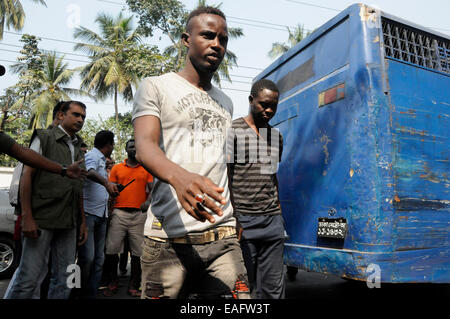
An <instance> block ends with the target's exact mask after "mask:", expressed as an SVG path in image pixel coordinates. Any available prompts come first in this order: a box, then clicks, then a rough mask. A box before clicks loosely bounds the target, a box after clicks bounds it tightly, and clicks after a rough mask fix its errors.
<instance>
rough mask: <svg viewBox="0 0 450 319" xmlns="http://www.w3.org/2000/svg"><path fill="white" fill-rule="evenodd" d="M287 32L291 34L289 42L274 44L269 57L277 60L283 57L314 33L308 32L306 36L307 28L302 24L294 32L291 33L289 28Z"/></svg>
mask: <svg viewBox="0 0 450 319" xmlns="http://www.w3.org/2000/svg"><path fill="white" fill-rule="evenodd" d="M287 30H288V32H289V36H288V41H287V42H275V43H273V44H272V49H271V50H270V51H269V53H268V54H267V55H268V56H269V57H271V58H276V57H278V56H279V55H282V54H283V53H285V52H287V51H288V50H289V49H290V48H292V47H294V46H295V45H296V44H297V43H299V42H300V41H302V40H303V39H304V38H306V37H307V36H308V35H310V34H311V33H312V32H310V31H308V32H306V34H305V27H304V26H303V25H300V24H298V25H297V26H296V27H295V28H294V30H293V31H291V29H290V28H289V27H287Z"/></svg>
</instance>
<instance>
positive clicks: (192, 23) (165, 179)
mask: <svg viewBox="0 0 450 319" xmlns="http://www.w3.org/2000/svg"><path fill="white" fill-rule="evenodd" d="M182 42H183V44H184V46H185V47H186V48H187V55H186V60H185V65H184V68H183V69H182V70H181V71H179V72H177V73H175V72H170V73H167V74H163V75H161V76H155V77H149V78H146V79H144V80H143V81H142V83H141V84H140V86H139V88H138V90H137V91H136V93H135V98H134V107H133V127H134V139H130V140H129V141H128V142H127V144H126V152H127V159H126V160H125V161H124V162H123V163H118V164H116V165H114V166H112V168H110V169H109V168H108V167H110V163H111V162H112V159H111V154H112V152H113V150H114V133H113V132H111V131H107V130H105V131H100V132H98V133H97V134H96V136H95V141H94V148H93V149H92V150H90V151H87V146H86V144H85V143H84V142H83V140H82V139H81V137H80V136H79V135H78V134H77V133H78V132H79V131H80V130H81V129H82V127H83V124H84V120H85V117H86V106H85V105H84V104H83V103H81V102H78V101H66V102H61V103H58V105H56V106H55V109H54V120H55V121H54V123H53V124H52V125H51V127H49V128H47V129H39V130H36V131H35V132H34V134H33V137H32V141H31V144H30V148H29V149H28V148H25V147H22V146H20V145H18V144H17V143H15V142H14V140H13V139H11V138H10V137H8V136H7V135H6V134H4V133H0V142H1V144H0V145H1V148H0V151H1V152H2V153H6V154H9V155H11V156H13V157H15V158H17V159H18V160H19V161H21V162H23V163H24V164H25V165H24V166H23V171H22V177H21V179H20V187H19V189H20V192H19V198H20V200H19V204H20V205H18V211H19V214H20V223H21V232H22V257H21V261H20V264H19V266H18V268H17V270H16V272H15V274H14V276H13V278H12V280H11V282H10V285H9V287H8V290H7V292H6V294H5V298H11V299H13V298H21V299H29V298H38V297H40V296H44V297H45V296H46V297H47V298H62V299H67V298H80V299H90V298H95V297H96V295H97V294H98V288H99V286H100V282H101V280H102V277H103V280H106V281H107V287H106V289H104V290H103V294H104V295H105V296H112V295H114V294H115V293H116V292H117V290H118V273H117V270H118V269H117V268H118V264H119V254H120V253H122V252H123V251H124V246H125V243H126V242H127V246H128V247H129V248H128V249H129V251H130V252H131V262H130V265H131V267H130V268H131V274H130V280H129V284H128V293H129V294H130V295H131V296H134V297H140V298H142V299H147V298H148V299H158V298H185V297H187V296H188V295H189V294H192V293H196V294H198V295H200V296H203V297H205V298H238V299H249V298H283V297H284V273H283V246H284V240H285V231H284V222H283V217H282V214H281V205H280V200H279V196H278V181H277V177H276V171H277V165H278V163H279V161H280V160H281V154H282V145H283V139H282V136H281V134H280V133H279V131H278V130H276V129H274V128H272V127H271V126H270V125H269V123H268V122H269V121H270V119H271V118H272V117H273V116H274V115H275V112H276V109H277V105H278V98H279V91H278V89H277V86H276V84H275V83H273V82H272V81H270V80H266V79H263V80H259V81H257V82H255V83H254V84H253V86H252V89H251V92H250V95H249V106H250V107H249V114H248V115H247V116H245V117H242V118H238V119H236V120H234V121H232V112H233V104H232V101H231V99H230V98H229V97H228V96H227V95H226V94H225V93H223V92H222V91H221V90H220V89H218V88H217V87H215V86H213V85H212V84H211V79H212V76H213V75H214V73H215V72H216V70H217V68H218V67H219V65H220V64H221V63H222V60H223V58H224V55H225V52H226V49H227V43H228V29H227V22H226V17H225V15H224V14H223V13H222V11H220V10H219V9H217V8H214V7H199V8H197V9H196V10H194V11H192V12H191V13H190V15H189V17H188V21H187V24H186V30H185V32H184V33H183V34H182ZM224 159H225V160H224ZM75 262H76V264H77V265H78V266H79V269H80V273H81V281H80V282H81V286H80V287H78V288H74V289H72V288H71V286H70V285H68V283H67V280H68V276H69V275H70V273H69V272H68V271H67V269H68V267H69V266H71V265H73V264H75ZM46 278H47V279H46ZM46 281H47V288H45V287H46V285H45V282H46ZM43 291H45V293H44V294H43Z"/></svg>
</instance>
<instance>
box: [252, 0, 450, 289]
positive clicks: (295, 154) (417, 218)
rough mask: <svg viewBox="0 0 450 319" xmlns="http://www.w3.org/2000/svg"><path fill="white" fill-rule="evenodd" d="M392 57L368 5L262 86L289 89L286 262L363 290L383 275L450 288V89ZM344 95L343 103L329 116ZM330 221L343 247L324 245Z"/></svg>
mask: <svg viewBox="0 0 450 319" xmlns="http://www.w3.org/2000/svg"><path fill="white" fill-rule="evenodd" d="M389 17H390V18H391V19H392V17H391V16H389ZM383 53H384V52H383V31H382V23H381V13H380V12H378V11H375V10H372V9H371V8H369V7H367V6H364V5H360V4H358V5H353V6H351V7H349V8H348V9H346V10H344V11H343V12H341V13H340V14H339V15H338V16H336V17H335V18H333V19H332V20H330V21H329V22H328V23H326V24H325V25H323V26H322V27H320V28H319V29H318V30H316V32H314V33H313V34H312V35H311V36H310V37H308V38H307V39H305V40H304V41H302V42H301V43H300V44H298V45H297V46H296V47H294V48H293V49H291V50H290V51H289V52H287V53H286V54H285V55H283V56H282V57H280V58H279V59H278V60H277V61H275V62H274V63H273V64H272V65H271V66H269V67H268V68H267V69H266V70H264V71H263V72H262V73H261V74H260V75H259V76H258V77H257V78H256V79H259V78H268V79H271V80H273V81H275V82H277V84H278V85H279V87H280V89H281V95H280V103H279V106H278V111H277V114H276V116H275V117H274V118H273V119H272V122H271V123H272V124H273V125H274V126H276V127H277V128H279V129H280V131H281V132H282V134H283V136H284V143H285V145H284V151H283V158H282V162H281V164H280V167H279V171H278V178H279V184H280V200H281V205H282V209H283V216H284V218H285V221H286V230H287V233H288V235H289V239H288V241H287V243H286V252H285V261H286V264H288V265H290V266H297V267H300V268H303V269H306V270H308V271H318V272H325V273H332V274H337V275H340V276H344V277H348V278H354V279H360V280H363V279H365V278H367V275H368V274H366V268H367V266H368V265H370V264H371V263H376V264H378V265H379V266H380V267H381V270H382V275H381V276H382V281H387V282H416V281H421V282H424V281H432V282H450V265H449V264H450V260H449V255H448V252H449V233H450V231H449V225H450V219H449V216H450V214H449V209H448V203H449V196H448V189H449V178H448V172H449V149H450V148H449V144H450V143H449V140H448V134H449V130H448V127H449V126H448V124H449V119H450V117H449V115H448V111H447V110H448V106H449V105H450V102H449V94H450V92H449V88H450V83H449V82H448V81H449V79H450V78H449V76H448V75H446V74H445V75H444V74H442V73H439V72H431V71H428V70H425V69H423V68H418V67H416V66H412V65H407V64H404V63H401V62H397V61H394V60H392V59H386V58H385V57H384V54H383ZM339 84H345V89H344V93H345V97H344V99H341V100H338V101H335V102H333V103H331V104H327V105H324V106H322V107H319V96H320V95H321V93H323V92H325V91H327V90H328V89H330V88H333V87H335V86H337V85H339ZM424 199H425V201H423V200H424ZM330 213H333V214H334V215H333V217H334V218H338V217H343V218H345V219H346V220H347V222H348V233H347V235H346V238H345V240H343V241H334V240H328V239H321V238H318V237H317V226H318V218H319V217H329V214H330Z"/></svg>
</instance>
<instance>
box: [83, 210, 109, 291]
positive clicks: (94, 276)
mask: <svg viewBox="0 0 450 319" xmlns="http://www.w3.org/2000/svg"><path fill="white" fill-rule="evenodd" d="M107 224H108V219H107V218H103V217H98V216H95V215H91V214H88V213H86V227H87V228H88V238H87V241H86V242H85V243H84V245H83V246H80V248H79V250H78V265H79V266H80V270H81V288H82V290H81V296H80V297H81V298H95V295H96V293H97V289H98V287H99V285H100V280H101V278H102V270H103V262H104V261H105V239H106V226H107Z"/></svg>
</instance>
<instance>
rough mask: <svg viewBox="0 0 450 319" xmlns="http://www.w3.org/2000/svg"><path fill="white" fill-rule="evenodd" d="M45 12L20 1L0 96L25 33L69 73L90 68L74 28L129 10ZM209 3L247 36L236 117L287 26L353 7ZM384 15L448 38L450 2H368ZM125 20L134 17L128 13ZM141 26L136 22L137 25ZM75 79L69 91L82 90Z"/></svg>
mask: <svg viewBox="0 0 450 319" xmlns="http://www.w3.org/2000/svg"><path fill="white" fill-rule="evenodd" d="M182 2H183V4H185V6H186V8H187V9H189V10H191V9H193V8H194V7H195V5H196V3H197V0H183V1H182ZM46 3H47V8H45V7H43V6H40V5H37V4H34V3H32V1H29V0H22V4H23V5H24V8H25V12H26V14H27V17H26V20H25V27H24V29H23V30H22V31H20V32H16V31H14V30H9V32H5V34H4V37H3V40H2V41H0V64H2V65H5V66H6V68H7V74H6V75H4V76H2V77H0V94H3V91H4V89H5V88H6V87H8V86H10V85H13V84H14V83H15V82H16V81H17V77H16V76H15V75H14V74H11V73H10V72H8V71H9V70H8V66H9V65H10V64H11V63H10V62H9V61H13V62H14V61H16V57H17V56H18V55H19V53H18V51H19V50H20V49H21V47H22V43H21V42H20V41H19V39H20V36H21V34H22V33H29V34H33V35H36V36H38V37H41V38H42V41H41V42H40V48H41V49H44V50H56V51H57V52H58V54H63V53H65V59H66V61H67V62H68V63H69V67H70V68H75V67H79V66H82V65H84V64H86V63H85V62H86V61H88V58H87V57H86V56H83V55H84V54H83V53H82V52H76V51H74V50H73V46H74V43H73V42H74V41H75V40H74V39H73V31H74V25H76V24H77V23H79V24H80V25H82V26H84V27H87V28H89V29H91V30H94V31H98V29H97V27H96V25H95V23H94V20H95V17H96V15H97V14H98V13H99V12H106V13H111V14H114V15H116V14H118V13H119V12H120V11H121V10H123V9H124V8H126V6H125V0H46ZM207 3H208V4H218V3H222V6H221V9H222V10H223V11H224V12H225V14H226V15H227V20H228V25H229V26H232V27H241V28H242V29H243V31H244V36H243V37H242V38H240V39H238V40H231V41H230V42H229V45H228V48H229V49H230V50H232V51H233V52H234V53H235V54H236V55H237V57H238V65H239V67H235V68H233V69H232V70H231V72H230V73H231V74H232V77H231V78H232V81H233V83H229V82H226V81H224V82H223V84H222V88H223V90H224V91H225V92H226V93H227V94H228V95H229V96H230V97H231V98H232V100H233V102H234V110H235V111H234V118H236V117H239V116H243V115H246V114H247V110H248V102H247V96H248V92H249V90H250V86H251V81H252V79H253V78H254V77H255V76H256V75H258V74H259V73H260V72H261V70H262V69H264V68H265V67H267V66H268V65H270V64H271V63H272V62H273V60H272V59H270V58H269V57H268V56H267V52H268V51H269V50H270V49H271V46H272V43H273V42H284V41H286V40H287V36H288V32H287V30H286V26H289V27H294V26H296V25H297V24H299V23H300V24H303V25H304V27H305V29H307V30H313V29H315V28H318V27H319V26H321V25H322V24H324V23H325V22H327V21H328V20H329V19H331V18H332V17H334V16H335V15H336V14H338V12H339V11H341V10H343V9H345V8H347V7H348V6H350V5H351V4H353V3H355V2H354V1H350V0H333V1H331V0H305V1H301V0H221V1H220V0H209V1H208V2H207ZM366 3H367V4H370V5H375V6H377V7H378V8H381V9H382V10H383V11H385V12H387V13H390V14H392V15H395V16H398V17H400V18H403V19H406V20H409V21H412V22H414V23H416V24H419V25H423V26H426V27H428V28H431V29H435V30H437V31H439V32H441V33H444V34H447V35H450V18H449V13H450V0H426V1H425V0H369V1H368V2H366ZM125 14H126V15H131V13H130V12H128V11H126V10H125ZM136 24H137V20H136V23H135V25H136ZM146 41H148V42H149V43H151V44H156V45H159V46H161V48H164V47H165V46H166V45H167V44H168V42H167V40H165V39H164V38H163V39H159V37H158V36H155V37H153V38H151V39H146ZM79 83H80V81H79V77H78V76H76V78H75V79H74V81H72V83H71V84H70V87H78V86H79ZM73 98H74V99H79V100H81V101H83V102H85V103H86V105H87V106H88V112H87V113H88V118H97V117H98V115H101V116H102V117H103V118H105V117H107V116H111V115H113V113H114V107H113V102H112V100H111V99H109V100H105V101H98V102H96V103H95V102H94V101H90V100H87V99H85V98H77V97H75V96H74V97H73ZM131 108H132V105H131V104H126V103H124V102H123V101H120V104H119V112H122V113H124V112H127V111H130V110H131Z"/></svg>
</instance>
